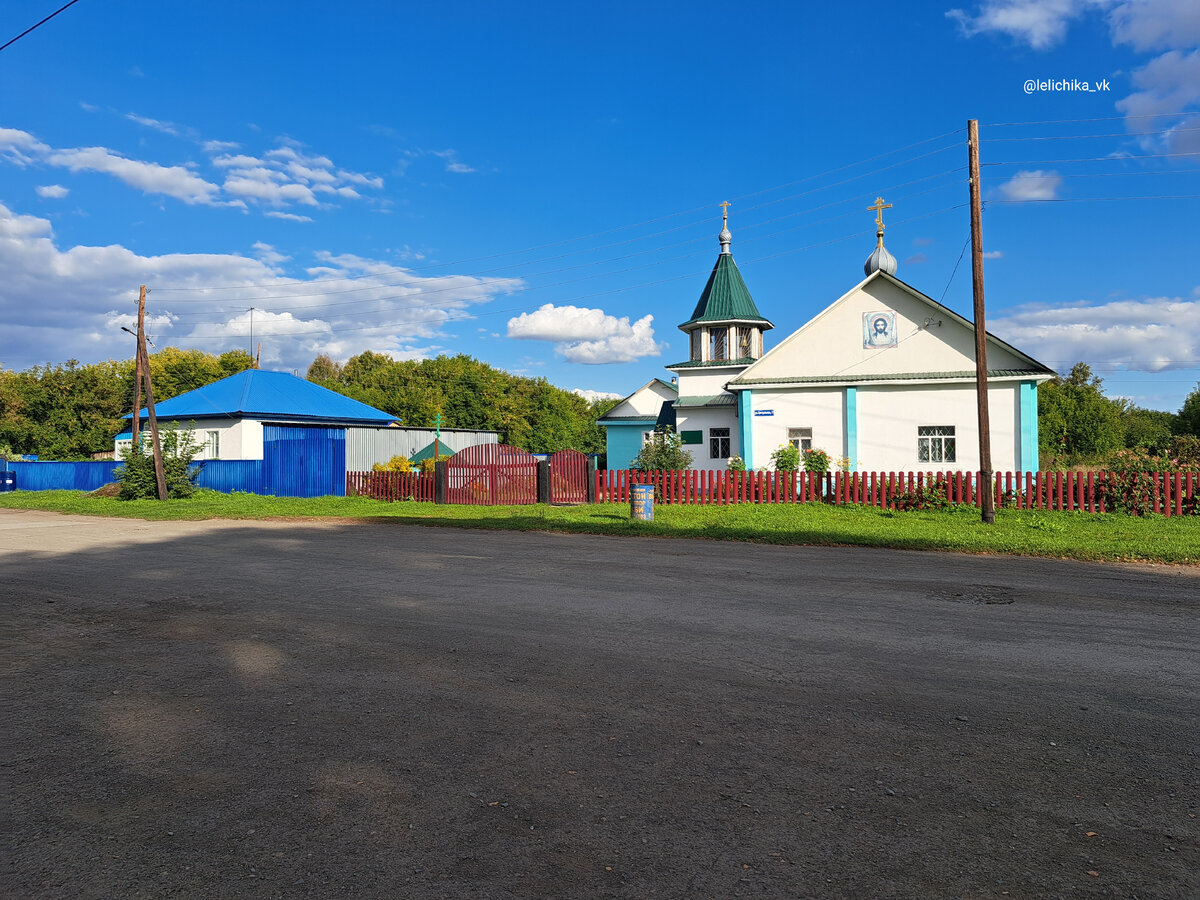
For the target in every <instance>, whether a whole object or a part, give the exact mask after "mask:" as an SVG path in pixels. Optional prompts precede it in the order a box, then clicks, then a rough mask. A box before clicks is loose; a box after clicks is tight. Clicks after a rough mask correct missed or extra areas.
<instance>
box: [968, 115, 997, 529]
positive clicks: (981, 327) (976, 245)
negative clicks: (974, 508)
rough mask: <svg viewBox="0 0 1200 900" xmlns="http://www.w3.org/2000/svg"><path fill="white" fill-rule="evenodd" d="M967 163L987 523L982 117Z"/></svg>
mask: <svg viewBox="0 0 1200 900" xmlns="http://www.w3.org/2000/svg"><path fill="white" fill-rule="evenodd" d="M967 163H968V170H969V174H970V182H971V288H972V294H973V295H974V299H975V396H976V398H977V400H978V407H979V480H980V482H981V484H980V485H979V508H980V510H981V512H982V516H983V524H985V525H992V524H995V521H996V505H995V495H994V492H993V486H992V481H993V475H992V430H991V421H990V418H989V416H988V382H987V326H986V322H985V320H984V314H983V221H982V219H983V201H982V200H981V199H980V196H979V120H978V119H968V120H967Z"/></svg>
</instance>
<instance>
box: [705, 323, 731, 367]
mask: <svg viewBox="0 0 1200 900" xmlns="http://www.w3.org/2000/svg"><path fill="white" fill-rule="evenodd" d="M728 339H729V329H727V328H714V329H713V330H712V331H710V332H709V333H708V341H709V344H708V350H709V352H708V358H709V359H712V360H718V359H728V358H729V355H728V353H727V352H726V350H727V348H726V343H727V341H728Z"/></svg>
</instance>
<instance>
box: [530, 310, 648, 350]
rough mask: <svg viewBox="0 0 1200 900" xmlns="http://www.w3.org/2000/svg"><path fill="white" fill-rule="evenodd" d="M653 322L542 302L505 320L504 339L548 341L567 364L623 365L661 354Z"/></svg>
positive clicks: (602, 311) (645, 318) (646, 317)
mask: <svg viewBox="0 0 1200 900" xmlns="http://www.w3.org/2000/svg"><path fill="white" fill-rule="evenodd" d="M653 322H654V316H651V315H647V316H643V317H642V318H640V319H638V320H637V321H636V322H633V323H632V324H631V323H630V321H629V317H628V316H622V317H621V318H617V317H616V316H610V315H608V314H607V313H605V312H604V310H602V309H586V308H582V307H578V306H555V305H554V304H552V303H546V304H544V305H542V306H540V307H539V308H538V309H536V310H535V311H533V312H531V313H521V315H519V316H516V317H515V318H512V319H509V320H508V336H509V337H510V338H516V339H518V340H535V341H551V342H553V343H554V344H555V348H554V349H555V352H557V353H559V354H560V355H561V356H563V358H565V359H566V360H567V361H568V362H576V363H586V364H603V363H625V362H633V361H634V360H638V359H641V358H643V357H646V356H658V355H659V354H660V353H661V352H662V347H661V346H660V345H659V344H658V343H656V342H655V340H654V328H653V327H652V323H653Z"/></svg>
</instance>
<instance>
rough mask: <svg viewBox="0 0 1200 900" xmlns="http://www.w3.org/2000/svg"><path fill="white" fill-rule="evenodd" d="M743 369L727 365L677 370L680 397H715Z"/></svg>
mask: <svg viewBox="0 0 1200 900" xmlns="http://www.w3.org/2000/svg"><path fill="white" fill-rule="evenodd" d="M743 371H745V369H744V368H743V367H741V366H729V367H722V368H719V369H709V368H696V369H680V370H679V396H680V397H715V396H716V395H717V394H720V393H723V392H724V391H725V385H726V384H728V383H729V382H730V381H732V380H733V379H735V378H737V377H738V375H740V374H741V373H742V372H743Z"/></svg>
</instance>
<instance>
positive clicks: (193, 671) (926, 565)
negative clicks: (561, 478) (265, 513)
mask: <svg viewBox="0 0 1200 900" xmlns="http://www.w3.org/2000/svg"><path fill="white" fill-rule="evenodd" d="M0 609H2V610H3V613H2V615H3V618H2V619H0V625H2V626H3V628H2V631H0V660H2V663H3V668H2V671H3V673H4V676H3V677H4V684H3V696H4V698H5V699H4V717H3V720H4V723H5V725H4V728H3V729H2V730H3V736H2V737H0V750H2V759H0V762H2V763H3V767H2V769H0V771H2V772H3V780H4V785H3V789H4V807H5V810H4V813H3V828H4V832H5V835H4V847H5V852H4V867H3V870H0V893H2V894H3V895H5V896H12V897H142V896H145V897H160V896H172V895H178V896H186V897H214V898H216V897H221V898H224V897H237V896H247V897H320V898H325V897H417V898H422V897H446V898H460V897H467V898H471V897H479V898H503V897H589V898H590V897H651V896H653V897H736V896H747V897H999V896H1008V897H1059V896H1061V897H1078V896H1096V897H1142V898H1150V897H1164V898H1165V897H1179V898H1194V897H1196V896H1200V827H1198V824H1200V820H1197V818H1196V816H1197V814H1198V812H1200V809H1198V806H1200V798H1198V791H1200V789H1198V784H1200V755H1198V753H1200V751H1198V750H1197V748H1198V747H1200V730H1198V727H1197V724H1198V718H1200V656H1198V650H1197V648H1198V647H1200V572H1198V571H1197V570H1195V569H1175V568H1170V567H1148V566H1140V567H1137V566H1113V565H1105V566H1101V565H1091V564H1082V563H1072V562H1056V561H1051V560H1018V559H1004V558H986V557H965V556H955V555H949V554H945V555H943V554H929V553H924V554H921V553H901V552H880V551H867V550H857V549H843V548H781V547H769V546H751V545H738V544H722V543H709V542H689V541H676V540H636V539H625V538H602V537H592V536H563V535H548V534H518V533H500V532H473V531H461V530H454V529H446V530H442V529H432V528H414V527H405V526H393V525H387V524H372V525H361V524H358V525H344V524H337V523H319V524H304V523H297V522H288V523H260V524H249V523H244V522H169V523H147V522H137V521H116V520H102V519H87V518H82V517H70V516H59V515H56V514H50V513H31V512H15V511H0ZM1093 873H1094V874H1093Z"/></svg>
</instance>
